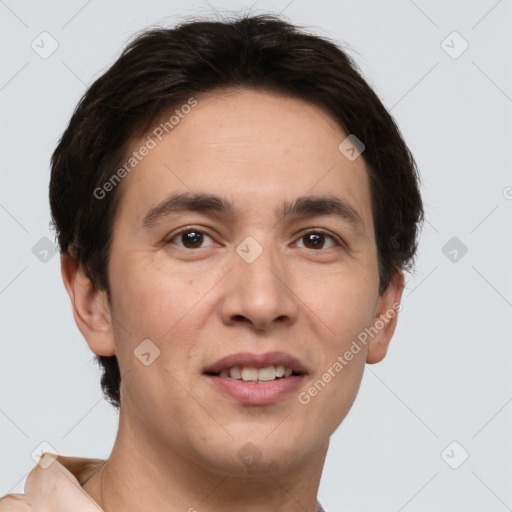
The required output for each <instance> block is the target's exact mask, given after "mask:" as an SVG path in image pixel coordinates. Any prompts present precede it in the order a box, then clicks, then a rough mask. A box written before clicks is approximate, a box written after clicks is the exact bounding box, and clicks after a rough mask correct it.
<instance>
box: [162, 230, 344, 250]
mask: <svg viewBox="0 0 512 512" xmlns="http://www.w3.org/2000/svg"><path fill="white" fill-rule="evenodd" d="M189 231H195V232H198V233H201V234H202V235H206V236H208V237H210V238H211V239H212V240H213V237H212V236H211V235H209V234H208V233H207V232H206V231H204V230H203V229H200V228H199V227H197V226H186V227H184V228H182V229H180V230H179V231H176V232H175V233H173V234H172V235H170V236H169V237H168V238H167V239H166V240H165V243H166V244H172V241H173V240H174V239H175V238H177V237H179V236H180V235H182V234H183V233H187V232H189ZM311 233H314V234H321V235H324V236H325V237H326V238H330V239H332V240H333V241H334V242H335V244H336V245H337V246H338V247H345V243H344V242H343V241H341V240H340V239H339V238H338V237H337V236H335V235H333V234H331V233H329V232H328V231H326V230H324V229H321V228H318V229H313V228H312V229H309V230H308V231H305V232H304V233H303V234H302V235H301V236H300V237H299V238H298V239H299V240H300V239H302V238H304V237H305V236H306V235H309V234H311ZM178 247H181V246H178ZM181 248H182V249H188V250H191V251H193V250H195V249H202V247H198V248H195V249H191V248H189V247H181ZM304 249H309V248H307V247H304ZM322 249H323V248H322ZM322 249H309V250H310V251H315V252H317V251H321V250H322Z"/></svg>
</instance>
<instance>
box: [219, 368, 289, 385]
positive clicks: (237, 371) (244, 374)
mask: <svg viewBox="0 0 512 512" xmlns="http://www.w3.org/2000/svg"><path fill="white" fill-rule="evenodd" d="M292 371H293V370H292V369H291V368H285V367H284V366H283V365H277V366H273V365H271V366H266V367H265V368H259V369H258V368H253V367H251V366H245V367H240V366H233V367H231V368H229V369H227V368H225V369H224V370H222V371H221V372H220V373H219V376H220V377H231V378H232V379H236V380H243V381H244V382H270V381H272V380H275V379H280V378H283V377H289V376H290V375H291V374H292Z"/></svg>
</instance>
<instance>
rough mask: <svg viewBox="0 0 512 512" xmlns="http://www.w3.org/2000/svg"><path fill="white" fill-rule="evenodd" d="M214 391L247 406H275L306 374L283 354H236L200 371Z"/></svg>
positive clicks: (300, 364) (302, 366) (301, 365)
mask: <svg viewBox="0 0 512 512" xmlns="http://www.w3.org/2000/svg"><path fill="white" fill-rule="evenodd" d="M204 375H205V376H206V377H207V378H208V380H209V381H210V382H211V383H212V384H213V385H214V387H215V389H217V390H218V391H221V392H222V393H223V394H225V395H226V394H227V395H229V396H230V397H231V398H234V399H236V400H237V401H239V402H242V403H245V404H251V405H266V404H272V403H276V402H277V401H279V400H281V399H282V398H283V397H284V396H285V395H287V394H289V393H290V392H291V391H293V390H294V389H296V388H297V387H298V386H299V385H300V382H301V381H302V379H303V378H304V377H305V376H306V375H307V370H306V368H305V365H303V364H302V362H301V361H300V360H298V359H297V358H295V357H293V356H291V355H289V354H286V353H284V352H270V353H266V354H250V353H239V354H232V355H230V356H227V357H224V358H222V359H220V360H219V361H217V362H216V363H214V364H213V365H211V366H209V367H208V368H206V369H205V370H204Z"/></svg>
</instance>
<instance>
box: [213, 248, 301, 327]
mask: <svg viewBox="0 0 512 512" xmlns="http://www.w3.org/2000/svg"><path fill="white" fill-rule="evenodd" d="M228 277H229V282H228V285H227V288H226V290H227V291H226V293H225V296H224V298H223V301H222V304H221V317H222V321H223V322H224V324H226V325H237V324H238V325H244V324H245V325H248V326H250V327H252V328H253V329H254V330H256V331H271V330H273V329H275V328H278V327H279V326H283V325H291V324H293V323H294V322H295V321H296V319H297V312H298V307H297V300H298V299H297V297H296V296H295V294H294V292H293V290H292V288H291V287H292V286H293V284H292V283H291V276H290V275H289V269H287V268H286V264H285V262H284V261H282V260H280V258H279V255H277V254H274V253H273V252H272V251H271V250H270V249H264V250H263V251H262V253H261V254H260V255H259V256H258V257H257V258H256V259H255V260H254V261H252V262H248V261H246V260H244V259H243V258H242V257H240V256H239V255H238V254H237V253H235V254H234V268H233V270H232V271H231V272H229V274H228Z"/></svg>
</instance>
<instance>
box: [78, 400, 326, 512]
mask: <svg viewBox="0 0 512 512" xmlns="http://www.w3.org/2000/svg"><path fill="white" fill-rule="evenodd" d="M121 409H122V408H121ZM156 439H158V438H156V437H155V433H154V432H153V433H152V432H148V431H147V430H146V431H144V424H140V423H136V422H134V421H132V420H131V419H129V418H127V416H126V415H125V414H123V411H122V410H121V415H120V424H119V431H118V434H117V438H116V442H115V444H114V448H113V450H112V453H111V455H110V457H109V458H108V460H107V463H106V464H105V465H104V466H103V467H102V468H101V469H100V470H99V471H98V473H97V474H96V475H94V476H93V477H92V478H91V479H90V480H89V481H88V482H87V483H86V484H84V486H83V488H84V490H85V491H86V492H87V493H88V494H89V495H90V496H91V497H92V498H93V499H94V500H95V501H96V502H97V503H98V504H99V506H100V507H101V508H102V509H103V510H104V511H105V512H121V511H123V512H136V511H140V510H144V511H145V512H157V511H158V512H174V511H176V512H178V511H180V512H183V511H188V512H214V511H219V510H222V511H223V512H232V511H233V512H234V511H235V510H236V511H237V512H241V511H243V512H257V511H258V512H259V511H261V510H266V511H269V512H278V511H279V512H295V511H297V512H299V511H300V512H316V510H317V498H316V497H317V492H318V487H319V483H320V476H321V473H322V469H323V464H324V461H325V456H326V453H327V448H328V440H326V441H325V443H323V444H322V445H321V446H320V447H319V448H318V450H317V451H316V452H313V453H312V454H310V455H309V456H308V457H305V458H304V459H303V460H302V461H301V462H300V464H299V463H297V464H294V465H293V467H289V465H287V464H278V465H276V462H275V461H273V462H272V461H270V462H269V463H268V464H264V465H263V466H261V467H258V469H257V470H256V469H255V468H252V469H249V470H247V469H245V468H242V469H240V467H235V466H234V467H231V468H212V467H211V465H208V464H206V463H205V462H203V461H202V460H201V456H200V455H199V456H194V455H192V454H191V453H190V450H189V451H188V452H187V451H186V450H185V451H180V447H179V446H174V445H170V444H169V442H168V440H166V441H165V442H164V441H162V442H161V443H158V442H156Z"/></svg>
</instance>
